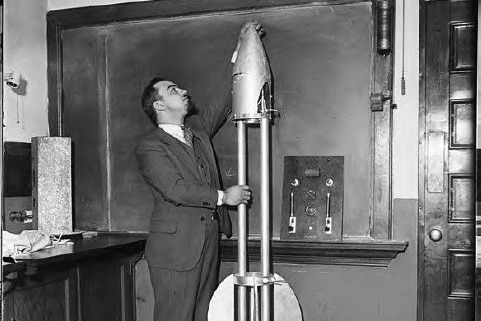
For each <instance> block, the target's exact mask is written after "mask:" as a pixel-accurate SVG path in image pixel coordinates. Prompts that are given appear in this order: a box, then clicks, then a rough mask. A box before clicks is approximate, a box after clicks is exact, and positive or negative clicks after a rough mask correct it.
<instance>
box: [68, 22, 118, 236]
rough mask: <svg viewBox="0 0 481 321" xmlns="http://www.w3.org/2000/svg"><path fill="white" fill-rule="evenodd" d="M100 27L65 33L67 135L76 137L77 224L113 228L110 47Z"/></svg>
mask: <svg viewBox="0 0 481 321" xmlns="http://www.w3.org/2000/svg"><path fill="white" fill-rule="evenodd" d="M103 39H104V38H103V36H102V33H101V32H100V31H99V30H95V29H83V30H82V32H73V31H66V32H64V33H63V60H62V61H63V70H62V74H63V78H62V84H63V104H64V106H65V108H63V114H62V121H63V122H62V123H63V128H64V132H63V135H64V136H68V137H71V138H72V153H73V181H74V184H73V195H74V202H73V204H74V222H75V223H74V226H75V228H77V229H108V224H109V217H110V213H109V211H108V199H107V197H108V189H107V188H108V183H107V182H108V180H107V173H108V168H107V164H108V162H107V145H106V138H107V133H106V114H105V112H106V111H105V108H106V107H105V106H106V98H105V76H104V75H105V68H106V67H105V52H104V47H103Z"/></svg>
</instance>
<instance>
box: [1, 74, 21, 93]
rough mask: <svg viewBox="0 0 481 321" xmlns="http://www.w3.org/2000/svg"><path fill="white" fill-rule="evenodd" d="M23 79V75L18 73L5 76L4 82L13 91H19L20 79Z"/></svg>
mask: <svg viewBox="0 0 481 321" xmlns="http://www.w3.org/2000/svg"><path fill="white" fill-rule="evenodd" d="M21 78H22V75H21V74H20V72H18V71H13V72H10V73H5V74H4V75H3V81H5V83H6V84H7V86H8V87H10V88H12V89H17V88H18V87H19V86H20V79H21Z"/></svg>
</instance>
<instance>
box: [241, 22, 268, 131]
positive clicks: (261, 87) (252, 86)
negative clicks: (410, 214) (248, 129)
mask: <svg viewBox="0 0 481 321" xmlns="http://www.w3.org/2000/svg"><path fill="white" fill-rule="evenodd" d="M261 32H262V30H261V25H260V24H259V23H257V22H252V21H250V22H247V23H246V24H244V26H243V27H242V29H241V32H240V35H239V41H238V42H237V48H236V50H235V52H234V54H233V56H232V63H233V64H234V67H233V70H232V78H233V85H232V110H233V114H234V121H239V120H245V121H248V122H258V121H259V119H261V118H263V117H270V116H269V112H270V111H272V110H271V70H270V67H269V62H268V60H267V56H266V52H265V50H264V46H263V45H262V41H261V37H260V33H261Z"/></svg>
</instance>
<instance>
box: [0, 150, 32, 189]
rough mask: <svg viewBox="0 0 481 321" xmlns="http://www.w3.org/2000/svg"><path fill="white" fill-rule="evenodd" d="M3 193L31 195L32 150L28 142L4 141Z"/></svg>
mask: <svg viewBox="0 0 481 321" xmlns="http://www.w3.org/2000/svg"><path fill="white" fill-rule="evenodd" d="M3 148H4V156H3V157H4V160H3V161H4V177H3V195H4V196H5V197H20V196H32V160H31V157H32V152H31V144H30V143H20V142H5V143H4V144H3Z"/></svg>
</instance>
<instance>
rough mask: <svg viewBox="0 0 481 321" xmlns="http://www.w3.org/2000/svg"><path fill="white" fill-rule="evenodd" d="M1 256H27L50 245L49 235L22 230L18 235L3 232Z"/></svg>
mask: <svg viewBox="0 0 481 321" xmlns="http://www.w3.org/2000/svg"><path fill="white" fill-rule="evenodd" d="M2 236H3V239H2V256H4V257H8V256H10V257H15V256H18V255H25V254H29V253H32V252H35V251H38V250H41V249H43V248H44V247H46V246H49V245H51V244H52V241H51V240H50V235H49V234H48V233H45V232H41V231H38V230H24V231H22V232H21V233H20V234H13V233H10V232H7V231H3V234H2Z"/></svg>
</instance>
